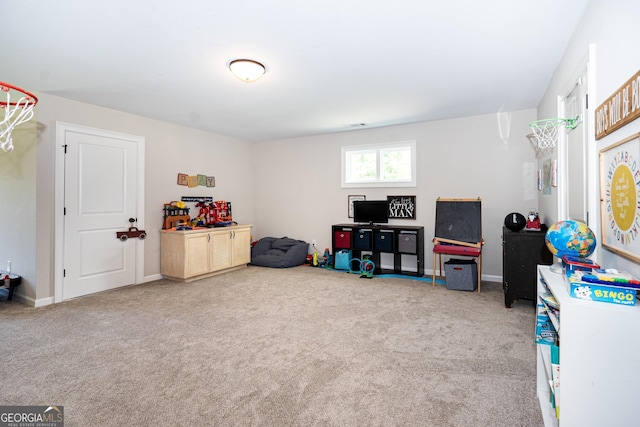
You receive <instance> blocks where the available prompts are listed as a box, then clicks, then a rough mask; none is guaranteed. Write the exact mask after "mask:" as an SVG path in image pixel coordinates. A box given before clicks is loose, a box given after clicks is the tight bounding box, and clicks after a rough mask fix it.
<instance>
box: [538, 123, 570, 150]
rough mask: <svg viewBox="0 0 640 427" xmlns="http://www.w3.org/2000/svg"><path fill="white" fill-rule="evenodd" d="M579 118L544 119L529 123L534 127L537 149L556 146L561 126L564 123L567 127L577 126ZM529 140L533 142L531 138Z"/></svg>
mask: <svg viewBox="0 0 640 427" xmlns="http://www.w3.org/2000/svg"><path fill="white" fill-rule="evenodd" d="M578 119H579V117H576V118H575V119H542V120H538V121H535V122H531V123H529V127H530V128H531V129H533V137H534V138H535V141H536V142H537V144H536V146H537V149H539V150H547V149H549V148H553V147H555V146H556V142H557V141H558V129H559V128H560V126H561V125H564V126H565V127H566V128H571V129H573V128H575V127H576V126H577V124H578ZM529 140H530V141H532V142H533V140H532V139H531V138H529ZM536 151H537V150H536Z"/></svg>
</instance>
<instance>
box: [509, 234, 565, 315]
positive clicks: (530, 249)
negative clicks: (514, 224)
mask: <svg viewBox="0 0 640 427" xmlns="http://www.w3.org/2000/svg"><path fill="white" fill-rule="evenodd" d="M545 234H546V227H545V226H544V225H543V226H542V230H541V231H526V230H522V231H511V230H509V229H508V228H507V227H503V228H502V289H503V290H504V305H505V307H507V308H511V304H512V303H513V301H514V300H517V299H527V300H531V301H534V302H535V300H536V280H537V279H536V278H537V274H538V272H537V266H538V264H544V265H551V264H553V255H551V252H549V248H547V245H546V244H545V242H544V236H545Z"/></svg>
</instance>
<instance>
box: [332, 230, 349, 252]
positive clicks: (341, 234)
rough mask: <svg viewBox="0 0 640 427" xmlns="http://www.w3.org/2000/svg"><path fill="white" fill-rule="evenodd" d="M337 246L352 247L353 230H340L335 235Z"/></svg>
mask: <svg viewBox="0 0 640 427" xmlns="http://www.w3.org/2000/svg"><path fill="white" fill-rule="evenodd" d="M334 241H335V247H336V248H350V247H351V231H347V230H339V231H336V232H335V235H334Z"/></svg>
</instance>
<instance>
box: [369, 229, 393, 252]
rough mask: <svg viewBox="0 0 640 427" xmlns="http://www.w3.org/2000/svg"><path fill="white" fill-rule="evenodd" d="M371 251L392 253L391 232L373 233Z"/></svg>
mask: <svg viewBox="0 0 640 427" xmlns="http://www.w3.org/2000/svg"><path fill="white" fill-rule="evenodd" d="M373 250H374V251H382V252H393V231H376V232H375V233H373Z"/></svg>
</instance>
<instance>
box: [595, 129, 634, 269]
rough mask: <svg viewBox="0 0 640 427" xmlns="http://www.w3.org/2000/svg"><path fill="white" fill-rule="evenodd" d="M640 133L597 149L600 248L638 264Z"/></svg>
mask: <svg viewBox="0 0 640 427" xmlns="http://www.w3.org/2000/svg"><path fill="white" fill-rule="evenodd" d="M638 175H640V132H639V133H636V134H633V135H631V136H629V137H627V138H624V139H623V140H621V141H618V142H616V143H614V144H612V145H610V146H608V147H605V148H602V149H601V150H600V220H601V224H600V225H601V227H600V228H601V234H602V236H601V244H602V247H603V248H605V249H607V250H609V251H611V252H614V253H616V254H618V255H620V256H622V257H625V258H627V259H630V260H632V261H635V262H636V263H638V262H640V239H638V238H637V236H636V234H635V233H636V231H637V227H636V224H638V223H640V207H639V203H638V202H639V201H638V194H639V192H640V181H639V180H637V179H635V177H637V176H638Z"/></svg>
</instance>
